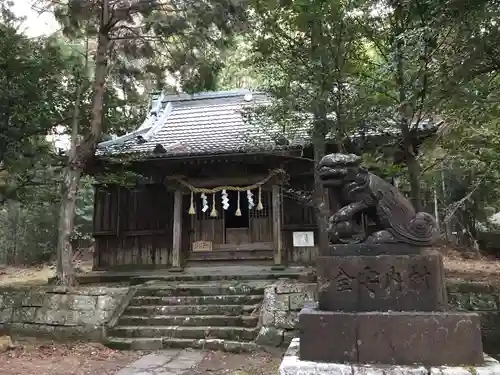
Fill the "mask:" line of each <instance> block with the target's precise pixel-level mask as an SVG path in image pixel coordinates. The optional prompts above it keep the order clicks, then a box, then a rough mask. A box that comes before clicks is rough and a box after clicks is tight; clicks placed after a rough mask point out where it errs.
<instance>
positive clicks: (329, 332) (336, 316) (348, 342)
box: [299, 307, 358, 363]
mask: <svg viewBox="0 0 500 375" xmlns="http://www.w3.org/2000/svg"><path fill="white" fill-rule="evenodd" d="M299 336H300V341H301V343H302V345H300V359H301V360H304V361H317V362H339V363H344V362H356V360H357V354H358V353H357V342H356V339H357V336H356V314H353V313H340V312H331V311H319V310H315V309H312V308H310V307H304V309H303V310H302V311H301V312H300V314H299Z"/></svg>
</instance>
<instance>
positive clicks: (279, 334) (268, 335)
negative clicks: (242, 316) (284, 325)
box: [255, 327, 284, 347]
mask: <svg viewBox="0 0 500 375" xmlns="http://www.w3.org/2000/svg"><path fill="white" fill-rule="evenodd" d="M283 333H284V331H283V330H282V329H278V328H275V327H262V328H261V329H260V331H259V334H258V335H257V338H256V339H255V343H256V344H257V345H262V346H271V347H278V346H280V345H281V344H282V342H283Z"/></svg>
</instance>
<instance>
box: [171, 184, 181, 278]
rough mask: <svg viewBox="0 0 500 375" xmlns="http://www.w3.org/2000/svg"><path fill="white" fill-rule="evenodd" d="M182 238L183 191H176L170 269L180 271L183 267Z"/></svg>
mask: <svg viewBox="0 0 500 375" xmlns="http://www.w3.org/2000/svg"><path fill="white" fill-rule="evenodd" d="M181 240H182V191H180V190H176V191H175V193H174V223H173V233H172V267H171V268H170V271H172V272H180V271H182V270H183V269H182V267H181Z"/></svg>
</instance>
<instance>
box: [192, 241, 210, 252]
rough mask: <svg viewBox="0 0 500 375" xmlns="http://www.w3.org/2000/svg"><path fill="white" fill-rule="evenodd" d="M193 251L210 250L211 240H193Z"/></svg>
mask: <svg viewBox="0 0 500 375" xmlns="http://www.w3.org/2000/svg"><path fill="white" fill-rule="evenodd" d="M193 251H212V241H196V242H193Z"/></svg>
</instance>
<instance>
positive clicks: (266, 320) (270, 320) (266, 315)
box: [260, 309, 275, 327]
mask: <svg viewBox="0 0 500 375" xmlns="http://www.w3.org/2000/svg"><path fill="white" fill-rule="evenodd" d="M260 314H261V315H260V316H261V324H262V325H263V326H264V327H272V326H274V324H275V312H274V311H268V310H267V309H262V311H261V313H260Z"/></svg>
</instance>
